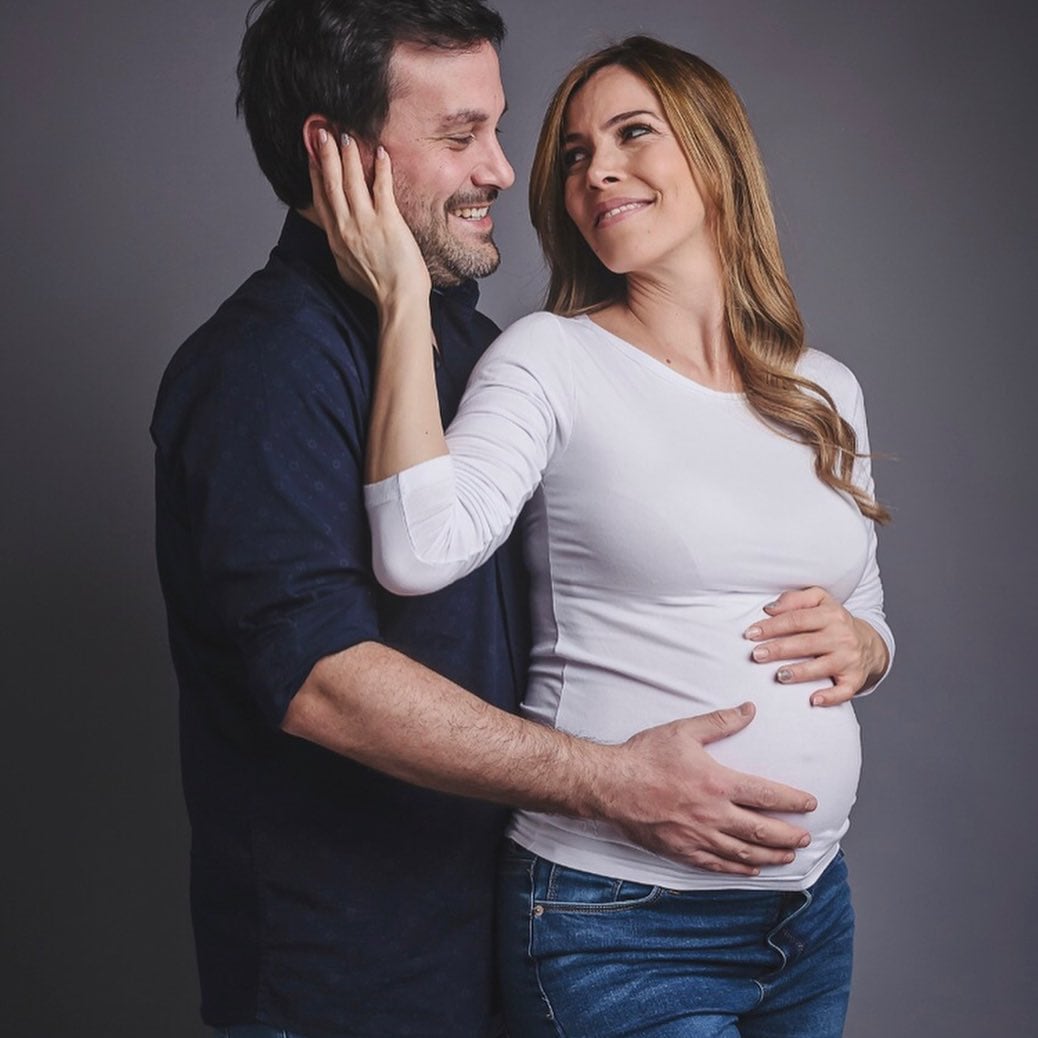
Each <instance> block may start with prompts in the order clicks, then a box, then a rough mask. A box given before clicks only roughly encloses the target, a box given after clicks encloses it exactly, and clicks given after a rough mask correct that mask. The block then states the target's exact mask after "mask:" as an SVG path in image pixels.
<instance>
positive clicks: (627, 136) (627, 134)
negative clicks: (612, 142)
mask: <svg viewBox="0 0 1038 1038" xmlns="http://www.w3.org/2000/svg"><path fill="white" fill-rule="evenodd" d="M653 132H654V131H653V129H652V127H651V126H646V125H645V124H644V123H632V124H631V125H630V126H625V127H623V129H621V130H620V139H621V140H624V141H629V140H633V139H634V138H636V137H644V136H645V135H646V134H647V133H653Z"/></svg>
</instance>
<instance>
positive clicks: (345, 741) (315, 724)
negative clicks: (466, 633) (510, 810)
mask: <svg viewBox="0 0 1038 1038" xmlns="http://www.w3.org/2000/svg"><path fill="white" fill-rule="evenodd" d="M282 727H283V728H284V730H285V731H286V732H288V733H290V734H292V735H297V736H301V737H302V738H305V739H309V740H310V741H312V742H316V743H318V744H320V745H322V746H324V747H325V748H327V749H329V750H334V751H335V752H336V753H341V754H343V755H344V756H347V757H350V758H352V759H353V760H356V761H359V762H360V763H362V764H366V765H368V766H370V767H372V768H376V769H377V770H379V771H384V772H386V773H387V774H389V775H393V776H395V777H396V778H400V779H403V780H405V781H407V782H413V783H415V784H417V785H421V786H427V787H429V788H431V789H438V790H440V791H442V792H445V793H454V794H458V795H461V796H470V797H478V798H480V799H483V800H492V801H495V802H497V803H502V804H508V805H510V806H514V807H523V808H527V809H530V810H540V811H553V812H558V813H562V814H568V815H574V816H581V817H589V816H592V815H601V813H602V811H603V806H602V803H601V795H600V792H599V791H598V788H597V786H598V784H599V782H600V778H601V776H602V775H604V774H607V773H608V770H609V761H610V759H611V758H612V757H615V756H616V755H617V747H611V746H602V745H598V744H595V743H591V742H588V741H586V740H582V739H576V738H574V737H572V736H569V735H566V734H565V733H564V732H560V731H557V730H555V729H552V728H547V727H545V726H544V725H539V724H534V723H532V722H530V721H526V720H523V719H522V718H520V717H516V716H514V715H512V714H509V713H506V712H505V711H503V710H499V709H497V708H496V707H493V706H491V705H490V704H489V703H486V702H484V701H483V700H482V699H480V698H479V697H478V696H474V695H472V694H471V693H470V692H467V691H465V690H464V689H462V688H461V687H459V686H458V685H455V684H454V683H453V682H451V681H448V680H447V679H446V678H444V677H442V676H441V675H439V674H437V673H435V672H434V671H431V670H429V669H428V668H427V667H424V666H422V665H421V664H419V663H416V662H415V661H414V660H412V659H410V658H409V657H407V656H404V655H403V654H402V653H399V652H396V651H395V650H393V649H390V648H387V647H386V646H384V645H379V644H377V643H374V642H366V643H363V644H361V645H356V646H354V647H353V648H351V649H347V650H346V651H344V652H341V653H338V654H337V655H335V656H330V657H328V658H326V659H324V660H321V661H320V662H319V663H318V664H317V665H316V666H315V667H314V669H313V671H312V672H311V674H310V676H309V678H308V679H307V681H306V682H305V683H304V685H303V687H302V688H301V689H300V690H299V692H298V693H297V694H296V696H295V697H294V698H293V700H292V703H291V704H290V706H289V709H288V712H287V714H286V716H285V720H284V723H283V725H282Z"/></svg>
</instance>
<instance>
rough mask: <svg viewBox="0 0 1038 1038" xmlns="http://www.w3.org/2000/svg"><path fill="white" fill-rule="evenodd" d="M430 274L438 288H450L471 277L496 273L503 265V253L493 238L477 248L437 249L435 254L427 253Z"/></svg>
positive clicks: (481, 276)
mask: <svg viewBox="0 0 1038 1038" xmlns="http://www.w3.org/2000/svg"><path fill="white" fill-rule="evenodd" d="M425 262H426V265H427V266H428V268H429V276H430V277H431V278H432V283H433V284H434V285H435V286H436V287H437V288H450V287H452V286H453V285H459V284H461V282H462V281H468V280H469V279H470V278H475V279H477V280H478V279H479V278H485V277H489V276H490V275H491V274H493V273H494V271H495V270H497V268H498V267H499V266H500V265H501V253H500V251H499V250H498V248H497V246H496V245H495V244H494V241H493V239H492V238H490V237H489V235H488V236H487V239H486V241H485V242H484V243H483V244H482V245H481V246H480V247H479V248H477V249H474V248H472V247H471V246H470V247H468V248H463V247H461V245H460V243H459V244H458V247H457V248H452V249H447V250H437V251H436V252H435V253H434V254H433V255H426V259H425Z"/></svg>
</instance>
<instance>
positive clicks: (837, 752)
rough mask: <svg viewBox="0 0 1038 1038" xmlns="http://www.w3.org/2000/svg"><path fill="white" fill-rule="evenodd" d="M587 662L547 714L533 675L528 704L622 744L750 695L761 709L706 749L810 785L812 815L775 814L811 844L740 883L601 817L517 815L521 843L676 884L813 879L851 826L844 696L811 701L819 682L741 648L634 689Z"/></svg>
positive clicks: (852, 779) (853, 733) (576, 862)
mask: <svg viewBox="0 0 1038 1038" xmlns="http://www.w3.org/2000/svg"><path fill="white" fill-rule="evenodd" d="M701 662H702V661H701ZM592 669H597V668H592ZM590 670H591V669H589V670H588V671H584V668H581V667H579V666H578V667H575V668H572V669H570V670H569V672H568V674H567V678H566V681H565V685H564V688H563V689H561V690H559V691H561V692H562V695H561V697H559V698H556V699H555V708H556V709H555V716H554V717H553V718H549V717H548V716H545V714H544V712H543V711H541V710H539V709H538V703H541V704H544V703H545V702H546V699H547V700H550V699H551V698H553V697H552V696H551V694H550V692H549V690H548V689H547V688H543V687H542V688H541V689H538V687H537V683H536V681H535V682H534V684H533V685H532V686H531V688H530V690H529V693H528V696H527V702H526V706H525V709H526V712H527V713H529V714H531V715H532V716H538V715H540V717H541V719H543V720H551V721H553V722H554V723H555V724H556V725H557V726H558V727H560V728H563V729H565V730H566V731H570V732H573V733H574V734H579V735H583V736H586V737H589V738H593V739H596V740H598V741H602V742H610V743H619V742H623V741H624V740H625V739H627V738H628V737H630V736H631V735H632V734H634V733H635V732H637V731H640V730H641V729H643V728H647V727H651V726H653V725H656V724H662V723H665V722H667V721H672V720H675V719H678V718H681V717H689V716H692V715H695V714H701V713H705V712H708V711H710V710H714V709H717V708H720V707H729V706H735V705H737V704H738V703H741V702H743V701H747V700H748V701H751V702H753V703H754V705H755V706H756V711H757V712H756V715H755V717H754V719H753V721H752V722H751V723H750V724H749V725H748V726H747V727H746V728H744V729H743V730H742V731H740V732H737V733H736V734H735V735H732V736H729V737H728V738H726V739H722V740H719V741H717V742H714V743H711V744H710V745H709V747H708V752H709V753H710V754H711V756H713V757H714V759H715V760H717V761H718V762H719V763H721V764H723V765H725V766H726V767H729V768H732V769H735V770H737V771H741V772H746V773H748V774H751V775H759V776H761V777H763V778H768V779H772V780H775V781H777V782H782V783H784V784H785V785H788V786H793V787H795V788H797V789H800V790H804V791H805V792H808V793H810V794H812V795H813V796H814V797H815V798H816V799H817V800H818V808H817V809H816V810H815V811H813V812H811V813H810V814H801V815H792V814H791V815H782V814H777V817H782V818H786V819H787V820H788V821H790V822H791V823H792V824H794V825H798V826H801V827H803V828H805V829H807V830H808V831H809V832H810V834H811V844H810V846H809V847H807V848H805V849H801V850H799V851H798V852H797V858H796V860H795V861H794V862H793V863H792V864H790V865H784V866H775V867H768V868H765V869H764V870H762V873H761V876H760V877H758V878H756V879H750V880H745V881H744V880H742V879H741V878H740V879H739V880H738V881H737V882H736V881H733V878H732V877H727V878H724V877H719V876H716V875H715V874H712V873H707V872H704V871H702V870H698V869H694V868H686V867H684V866H679V865H676V864H674V863H672V862H670V861H668V860H667V859H664V858H662V857H660V856H658V855H655V854H651V853H650V852H648V851H644V850H642V849H641V848H638V847H635V846H634V845H633V844H631V843H629V841H627V840H626V839H625V838H624V837H623V835H622V834H621V833H620V832H619V831H618V830H617V829H616V828H615V827H613V826H611V825H608V824H606V823H601V822H597V823H596V822H585V821H575V820H571V819H562V818H557V817H555V816H545V815H534V814H522V815H520V816H519V817H518V818H517V821H516V825H515V832H516V834H517V838H518V839H519V841H520V842H521V843H525V845H526V846H530V848H531V849H532V850H534V851H536V852H537V853H539V854H542V855H544V856H545V857H549V858H552V860H555V861H559V862H560V863H561V864H564V865H569V866H571V867H573V868H581V869H585V870H587V871H591V872H598V873H602V874H605V875H616V876H619V877H621V878H627V879H631V880H635V881H638V882H643V883H653V884H659V885H663V886H668V887H673V888H675V889H697V888H704V889H705V888H710V889H714V888H724V887H732V886H740V887H764V888H777V889H791V888H798V887H802V886H805V885H808V884H809V883H810V882H813V880H814V878H816V876H817V874H818V873H819V872H820V871H821V869H822V868H824V866H825V865H826V864H827V863H828V861H829V860H830V859H831V858H832V856H833V854H834V853H835V851H836V847H837V845H838V843H839V840H840V838H841V837H842V836H843V834H844V833H845V832H846V830H847V827H848V825H849V816H850V811H851V807H852V806H853V804H854V800H855V796H856V793H857V787H858V777H859V773H860V770H861V743H860V734H859V729H858V722H857V719H856V718H855V716H854V708H853V706H852V705H851V704H850V703H846V704H843V705H842V706H838V707H813V706H811V705H810V702H809V700H810V695H811V692H812V691H814V690H815V689H816V688H818V687H820V683H819V682H817V681H815V682H810V683H804V684H800V685H791V686H790V685H780V684H778V683H777V682H776V681H775V680H774V671H775V668H774V667H765V666H760V665H757V664H753V663H752V662H750V661H749V660H748V658H747V654H745V653H743V652H742V651H741V649H740V653H739V657H738V659H735V660H733V659H731V658H729V660H728V661H727V664H726V665H724V666H723V667H709V668H707V670H708V671H709V672H710V677H711V678H713V680H710V681H707V682H706V683H705V684H704V683H701V679H702V677H703V673H702V672H700V673H699V674H697V678H698V679H700V680H697V681H696V682H695V683H694V684H693V683H692V682H689V684H688V685H687V686H686V687H684V688H683V689H680V690H679V689H673V690H671V691H669V692H668V691H666V690H665V689H661V687H660V686H659V685H656V686H655V687H652V688H645V687H641V688H639V687H637V685H636V684H633V683H630V682H628V681H623V682H619V683H618V682H617V681H616V675H615V673H614V674H613V675H612V676H611V677H612V681H611V682H604V681H603V674H602V673H601V672H599V673H598V674H597V675H593V674H592V673H591V672H590ZM716 690H727V691H716ZM531 844H535V845H533V846H531Z"/></svg>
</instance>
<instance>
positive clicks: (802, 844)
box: [797, 808, 814, 847]
mask: <svg viewBox="0 0 1038 1038" xmlns="http://www.w3.org/2000/svg"><path fill="white" fill-rule="evenodd" d="M808 810H812V811H813V810H814V808H809V809H808ZM810 843H811V837H810V836H803V837H801V839H800V843H799V844H798V845H797V846H798V847H807V846H809V845H810Z"/></svg>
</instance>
